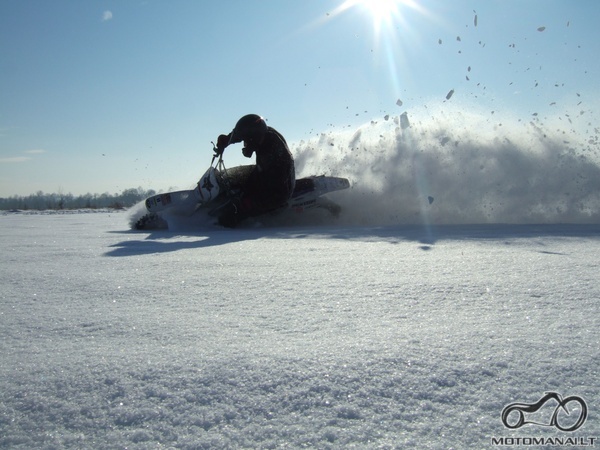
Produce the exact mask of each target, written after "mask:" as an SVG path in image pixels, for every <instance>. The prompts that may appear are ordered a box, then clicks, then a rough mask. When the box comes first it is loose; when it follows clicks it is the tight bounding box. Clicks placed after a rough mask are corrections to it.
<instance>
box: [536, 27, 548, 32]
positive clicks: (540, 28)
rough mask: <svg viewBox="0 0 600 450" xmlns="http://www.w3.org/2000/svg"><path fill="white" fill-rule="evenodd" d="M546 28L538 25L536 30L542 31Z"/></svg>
mask: <svg viewBox="0 0 600 450" xmlns="http://www.w3.org/2000/svg"><path fill="white" fill-rule="evenodd" d="M545 29H546V27H539V28H538V29H537V30H538V31H539V32H540V33H541V32H542V31H544V30H545Z"/></svg>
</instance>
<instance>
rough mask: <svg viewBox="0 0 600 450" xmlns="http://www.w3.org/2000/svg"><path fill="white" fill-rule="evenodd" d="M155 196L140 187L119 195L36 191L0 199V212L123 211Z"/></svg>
mask: <svg viewBox="0 0 600 450" xmlns="http://www.w3.org/2000/svg"><path fill="white" fill-rule="evenodd" d="M154 194H156V191H154V190H152V189H150V190H145V189H142V188H141V187H138V188H131V189H125V190H124V191H123V192H121V193H120V194H118V193H117V194H109V193H104V194H89V193H88V194H85V195H78V196H75V195H73V194H62V193H58V194H46V193H44V192H42V191H38V192H36V193H35V194H31V195H27V196H18V195H14V196H11V197H7V198H2V197H0V210H4V211H6V210H13V209H16V210H47V209H56V210H58V209H98V208H115V209H123V208H128V207H130V206H133V205H135V204H136V203H138V202H140V201H142V200H144V199H146V198H147V197H150V196H151V195H154Z"/></svg>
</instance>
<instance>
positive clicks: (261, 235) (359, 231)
mask: <svg viewBox="0 0 600 450" xmlns="http://www.w3.org/2000/svg"><path fill="white" fill-rule="evenodd" d="M118 233H119V234H121V233H122V234H127V235H129V236H138V235H140V236H141V233H140V232H136V231H124V232H118ZM544 237H554V238H578V237H598V238H600V224H585V225H580V224H542V225H512V224H477V225H438V226H424V225H401V226H385V227H352V226H349V227H331V226H321V227H306V228H302V227H294V228H287V227H282V228H271V227H269V228H263V227H258V228H239V229H235V230H228V229H220V228H215V229H209V230H200V231H187V232H181V231H177V232H171V231H160V232H153V233H150V234H147V235H146V236H145V238H143V239H135V240H133V239H127V240H125V241H122V242H119V243H117V244H114V245H112V246H111V247H112V250H110V251H108V252H106V253H105V256H134V255H147V254H156V253H167V252H174V251H178V250H186V249H202V248H206V247H214V246H219V245H227V244H231V243H236V242H243V241H252V240H258V239H336V240H348V241H365V242H374V241H379V242H388V243H390V244H398V243H401V242H416V243H417V244H419V249H421V250H423V251H431V250H434V248H435V244H436V243H438V242H440V241H457V240H458V241H460V240H470V241H477V240H481V241H485V240H498V239H535V238H544ZM542 253H552V254H556V253H553V252H542Z"/></svg>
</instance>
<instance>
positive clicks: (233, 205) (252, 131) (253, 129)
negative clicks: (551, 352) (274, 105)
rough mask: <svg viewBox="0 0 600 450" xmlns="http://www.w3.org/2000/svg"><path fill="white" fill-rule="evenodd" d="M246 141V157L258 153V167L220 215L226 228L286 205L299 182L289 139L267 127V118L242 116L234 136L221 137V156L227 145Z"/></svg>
mask: <svg viewBox="0 0 600 450" xmlns="http://www.w3.org/2000/svg"><path fill="white" fill-rule="evenodd" d="M242 141H243V142H244V148H243V149H242V154H243V155H244V156H245V157H247V158H250V157H252V154H253V153H256V165H255V166H254V169H253V170H252V173H251V174H250V176H249V177H248V179H247V180H246V182H245V183H244V184H243V186H242V188H241V193H240V195H238V196H236V197H234V198H232V199H231V200H230V201H229V202H227V203H226V204H225V205H223V206H222V207H220V208H218V211H217V212H216V213H217V215H218V219H219V223H220V224H221V225H223V226H226V227H235V226H236V225H237V224H238V223H240V221H242V220H244V219H245V218H247V217H251V216H258V215H260V214H263V213H266V212H268V211H272V210H274V209H277V208H279V207H280V206H283V205H285V203H286V202H287V201H288V200H289V198H290V196H291V195H292V191H293V190H294V185H295V182H296V175H295V171H294V158H293V157H292V154H291V153H290V150H289V148H288V146H287V143H286V141H285V138H284V137H283V136H282V135H281V134H280V133H279V132H278V131H277V130H275V129H274V128H272V127H270V126H267V123H266V122H265V119H263V118H262V117H261V116H259V115H257V114H248V115H245V116H244V117H242V118H241V119H240V120H238V122H237V124H236V125H235V128H234V129H233V131H232V132H231V133H229V134H227V135H225V134H222V135H220V136H219V137H218V139H217V147H216V148H217V154H219V155H221V154H223V152H224V151H225V148H226V147H227V146H229V145H231V144H236V143H238V142H242Z"/></svg>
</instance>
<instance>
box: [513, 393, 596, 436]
mask: <svg viewBox="0 0 600 450" xmlns="http://www.w3.org/2000/svg"><path fill="white" fill-rule="evenodd" d="M551 400H556V401H557V402H558V405H557V406H556V408H555V409H554V413H553V414H552V417H551V418H550V423H540V422H534V421H528V420H525V413H531V414H532V413H535V412H536V411H538V410H539V409H540V408H542V406H544V405H545V404H546V403H547V402H549V401H551ZM569 408H570V409H569ZM515 413H516V414H515ZM565 414H566V416H565ZM509 416H510V417H509ZM515 419H516V420H515ZM586 419H587V404H586V403H585V401H584V400H583V398H581V397H579V396H577V395H571V396H569V397H563V396H562V395H560V394H559V393H558V392H545V393H544V396H543V397H542V398H540V399H539V400H538V401H537V402H535V403H532V404H529V403H519V402H516V403H511V404H509V405H506V406H505V407H504V409H503V410H502V423H503V424H504V426H505V427H506V428H510V429H516V428H521V427H522V426H523V425H526V424H532V425H540V426H544V427H555V428H558V429H559V430H561V431H575V430H578V429H579V428H581V426H582V425H583V423H584V422H585V420H586Z"/></svg>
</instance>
